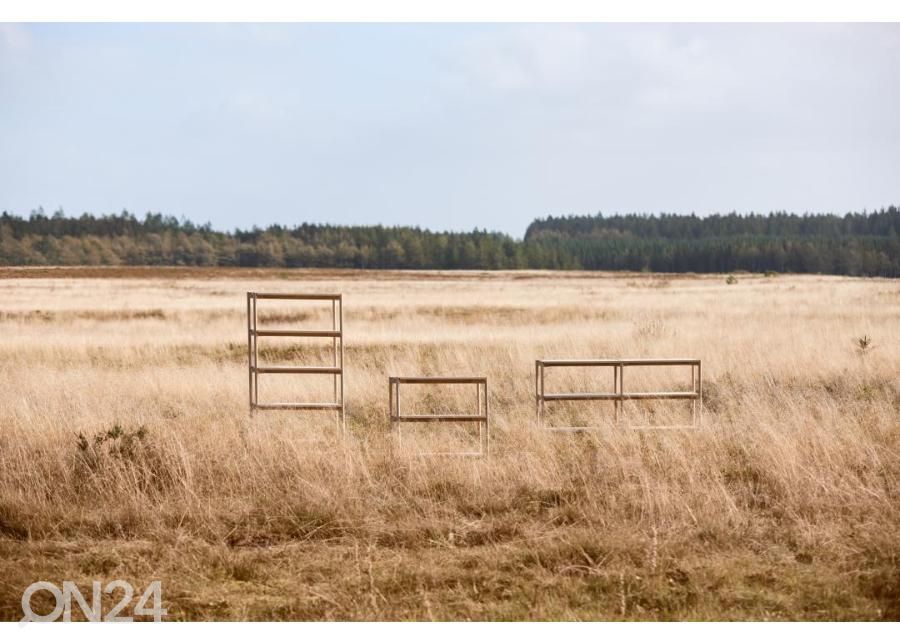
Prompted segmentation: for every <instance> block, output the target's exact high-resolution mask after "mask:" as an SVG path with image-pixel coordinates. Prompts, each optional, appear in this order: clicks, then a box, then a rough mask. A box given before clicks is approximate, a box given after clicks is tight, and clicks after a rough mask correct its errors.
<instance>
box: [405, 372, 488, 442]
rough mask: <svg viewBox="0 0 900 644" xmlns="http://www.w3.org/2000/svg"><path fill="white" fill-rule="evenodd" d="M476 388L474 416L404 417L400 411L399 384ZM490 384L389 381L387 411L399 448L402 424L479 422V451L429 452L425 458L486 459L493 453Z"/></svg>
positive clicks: (460, 379) (480, 380)
mask: <svg viewBox="0 0 900 644" xmlns="http://www.w3.org/2000/svg"><path fill="white" fill-rule="evenodd" d="M401 384H412V385H475V401H476V403H475V404H476V411H475V413H474V414H465V413H456V414H404V413H402V412H401V410H400V385H401ZM488 406H489V401H488V381H487V377H485V376H448V377H441V376H390V377H389V378H388V409H390V416H391V430H392V431H395V432H396V434H397V447H398V448H399V449H402V448H403V432H402V429H401V425H402V423H452V422H457V423H466V422H472V423H476V424H477V427H478V447H479V450H478V451H477V452H427V453H423V454H422V455H426V456H487V455H488V454H489V451H490V438H491V429H490V424H489V422H488V416H489V407H488Z"/></svg>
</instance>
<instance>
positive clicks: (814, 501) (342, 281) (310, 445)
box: [0, 269, 900, 620]
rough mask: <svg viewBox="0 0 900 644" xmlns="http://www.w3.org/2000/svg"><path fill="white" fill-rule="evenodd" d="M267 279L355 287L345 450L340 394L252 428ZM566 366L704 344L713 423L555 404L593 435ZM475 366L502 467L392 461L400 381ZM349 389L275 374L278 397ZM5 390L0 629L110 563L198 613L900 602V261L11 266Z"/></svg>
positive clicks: (446, 433)
mask: <svg viewBox="0 0 900 644" xmlns="http://www.w3.org/2000/svg"><path fill="white" fill-rule="evenodd" d="M248 290H257V291H285V292H303V291H312V292H342V293H343V294H344V302H345V312H344V322H345V331H346V350H345V362H346V371H347V375H346V399H347V436H346V438H344V439H343V440H342V439H340V438H339V437H338V435H337V433H336V430H335V423H334V416H333V414H330V413H329V412H263V413H260V414H258V415H257V416H256V417H255V418H254V419H253V420H252V421H251V420H250V418H249V417H248V412H247V370H246V361H247V353H246V352H247V349H246V338H247V332H246V299H245V292H246V291H248ZM323 311H324V309H313V308H309V309H307V308H303V307H299V308H298V307H293V308H292V307H291V306H289V305H284V304H278V303H273V304H271V305H267V308H265V309H263V308H262V306H261V307H260V315H261V320H262V321H263V322H265V323H267V324H270V325H271V326H277V327H289V326H291V325H294V326H299V325H305V326H316V325H317V323H318V322H319V320H318V319H317V316H319V315H320V314H322V313H323ZM325 314H326V315H329V316H330V309H329V310H328V311H327V312H326V313H325ZM864 337H868V338H869V339H870V342H869V343H868V345H867V346H866V347H865V348H863V346H862V345H865V344H866V343H865V341H861V338H864ZM261 346H262V341H261ZM325 348H327V343H326V344H323V343H322V342H321V341H320V342H319V343H318V344H317V343H315V342H304V343H303V345H302V346H299V345H297V344H292V343H289V342H285V341H273V342H271V343H269V344H267V345H266V346H265V347H264V350H263V351H262V352H261V359H265V360H267V361H269V362H273V363H277V362H288V361H291V360H298V361H305V362H308V361H312V360H315V359H318V358H317V357H316V356H319V357H321V356H323V355H324V353H322V351H321V350H322V349H325ZM552 357H609V358H615V357H686V358H694V357H696V358H701V359H702V360H703V385H704V397H705V401H704V402H705V404H704V410H703V424H702V426H701V427H700V428H699V429H660V428H656V429H636V428H633V427H629V423H632V424H638V421H641V423H643V422H644V421H646V420H650V421H652V422H667V421H668V420H669V419H671V420H673V421H674V420H677V418H678V417H679V415H680V414H683V412H684V407H685V405H684V404H683V403H671V402H669V403H666V404H657V405H652V406H649V407H642V408H638V407H636V406H633V407H632V408H631V409H627V410H626V422H625V423H623V425H622V426H620V427H614V426H612V425H611V424H610V423H609V420H610V417H611V409H610V404H609V403H592V404H587V405H584V404H580V405H575V404H571V405H569V406H566V407H562V408H560V409H559V410H558V411H557V412H555V417H556V418H555V420H556V421H559V422H582V423H588V422H590V423H593V424H596V425H598V429H597V430H595V431H592V432H585V433H581V434H561V433H551V432H546V431H538V429H537V427H536V423H535V418H534V400H533V390H534V360H535V359H536V358H552ZM629 373H631V372H629ZM453 374H458V375H486V376H487V377H488V379H489V384H490V396H491V397H490V404H491V423H492V427H491V430H492V443H491V449H492V454H491V456H490V458H487V459H473V458H458V457H429V456H422V455H417V453H416V450H417V449H419V448H421V449H428V448H429V446H432V445H437V444H440V443H442V442H447V441H449V442H454V441H456V442H459V443H461V444H462V443H464V442H465V441H466V440H467V439H469V438H471V437H470V436H467V435H466V434H465V429H464V428H462V427H442V426H440V425H428V426H423V427H419V428H413V429H412V430H411V435H413V433H414V434H415V441H413V442H412V443H411V444H410V447H409V448H407V447H406V444H404V449H403V450H398V449H397V446H396V444H395V441H394V440H393V439H392V436H391V435H390V423H389V418H388V408H387V378H388V376H390V375H453ZM683 376H684V374H683V373H678V372H676V371H673V372H672V373H669V372H668V371H667V370H662V371H656V370H651V369H647V370H646V373H644V372H635V375H634V376H630V377H631V378H632V379H633V384H634V386H635V387H638V386H641V387H647V388H654V387H656V386H660V385H662V386H666V385H669V386H672V387H675V386H678V382H679V380H678V379H679V378H681V381H683V380H684V377H683ZM554 377H557V380H555V381H553V386H554V387H558V388H559V389H563V388H566V387H568V388H574V389H578V388H581V387H586V386H588V383H587V382H586V381H588V380H590V379H596V384H597V386H598V387H599V386H609V384H608V382H607V381H608V380H609V379H610V378H611V376H610V374H609V372H598V373H596V374H592V373H590V372H589V370H581V371H579V370H574V371H573V372H572V373H568V374H563V373H562V372H560V373H559V374H557V376H554ZM329 378H330V376H325V377H294V376H275V377H270V378H269V379H265V376H261V377H260V398H261V399H275V398H276V396H284V397H287V396H292V397H294V398H296V399H300V398H304V397H307V396H308V397H309V398H314V397H320V398H322V397H327V396H328V395H329V394H330V391H331V387H332V383H331V380H330V379H329ZM565 379H568V382H566V381H565ZM688 380H689V375H688ZM603 383H606V385H604V384H603ZM0 385H2V386H0V618H3V619H7V620H16V619H19V618H20V617H21V615H22V613H21V607H20V599H21V596H22V592H23V590H24V589H25V588H26V587H27V586H28V585H29V584H30V583H32V582H34V581H37V580H49V581H52V582H54V583H56V584H61V582H62V581H63V580H73V581H75V582H77V583H78V585H79V586H80V587H81V588H83V589H85V592H87V590H89V589H90V587H91V581H93V580H101V581H103V580H112V579H124V580H128V581H129V582H130V583H132V584H133V585H134V587H135V588H143V587H145V586H146V585H147V584H148V583H149V582H150V581H152V580H157V579H158V580H161V582H162V588H163V601H164V605H165V607H166V608H167V609H168V613H169V618H170V619H181V620H207V619H223V620H239V619H251V620H332V619H341V620H347V619H349V620H394V619H401V620H405V619H417V620H429V619H435V620H520V619H537V620H546V619H564V620H573V619H586V620H596V619H604V620H606V619H626V620H656V619H664V620H707V619H726V620H748V619H753V620H756V619H764V620H765V619H774V620H784V619H838V620H883V619H893V620H897V619H900V537H898V535H900V282H898V281H896V280H894V281H891V280H878V279H849V278H837V277H820V276H802V277H801V276H776V277H768V278H767V277H763V276H749V275H738V276H737V283H733V284H727V283H726V280H725V276H703V277H699V276H671V275H650V274H585V273H452V274H450V273H398V272H383V273H377V272H351V271H347V272H342V271H318V272H317V271H284V270H280V271H279V270H272V271H264V270H255V271H240V270H219V271H216V270H193V269H171V270H168V269H159V270H154V269H90V270H78V269H65V270H63V269H59V270H54V269H38V270H28V269H3V270H2V271H0ZM410 396H411V397H410V399H409V401H408V403H407V402H406V401H405V402H404V404H409V405H410V409H412V408H413V407H414V406H418V407H416V408H419V409H422V410H435V409H444V410H446V409H450V408H451V407H452V405H456V406H458V407H462V406H464V405H466V404H470V402H471V397H472V392H471V391H466V390H459V388H458V387H457V389H454V388H453V387H447V388H446V390H439V391H436V392H430V393H429V392H428V391H426V390H425V388H422V390H421V391H418V392H417V393H416V392H413V393H411V394H410ZM404 438H405V436H404ZM37 598H38V596H36V597H35V607H36V608H37V607H38V601H37ZM76 615H77V611H76Z"/></svg>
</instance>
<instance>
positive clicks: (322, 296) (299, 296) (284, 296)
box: [247, 291, 342, 300]
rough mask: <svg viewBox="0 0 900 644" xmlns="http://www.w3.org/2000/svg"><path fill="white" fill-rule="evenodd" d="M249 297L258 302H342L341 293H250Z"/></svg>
mask: <svg viewBox="0 0 900 644" xmlns="http://www.w3.org/2000/svg"><path fill="white" fill-rule="evenodd" d="M247 295H248V296H249V297H252V298H255V299H257V300H340V299H341V297H342V296H341V294H340V293H254V292H252V291H250V292H248V293H247Z"/></svg>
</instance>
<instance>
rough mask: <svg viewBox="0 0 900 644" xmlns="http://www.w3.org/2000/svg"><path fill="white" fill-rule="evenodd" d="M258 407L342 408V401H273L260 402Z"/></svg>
mask: <svg viewBox="0 0 900 644" xmlns="http://www.w3.org/2000/svg"><path fill="white" fill-rule="evenodd" d="M256 408H257V409H340V408H341V405H340V403H328V402H325V403H292V402H272V403H258V404H257V405H256Z"/></svg>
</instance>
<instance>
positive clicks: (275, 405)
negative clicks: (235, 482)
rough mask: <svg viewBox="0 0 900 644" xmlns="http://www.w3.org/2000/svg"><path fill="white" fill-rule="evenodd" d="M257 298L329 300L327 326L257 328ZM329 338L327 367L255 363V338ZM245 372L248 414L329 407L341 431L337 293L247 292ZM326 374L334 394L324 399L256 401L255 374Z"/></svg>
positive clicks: (341, 318) (341, 311)
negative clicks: (329, 376) (313, 400)
mask: <svg viewBox="0 0 900 644" xmlns="http://www.w3.org/2000/svg"><path fill="white" fill-rule="evenodd" d="M258 300H295V301H326V302H327V301H330V302H331V328H330V329H316V330H312V329H260V328H259V323H258V322H259V321H258V316H257V310H256V309H257V302H258ZM275 337H277V338H331V366H303V365H264V366H260V365H259V346H258V340H259V338H275ZM247 360H248V367H247V373H248V378H249V388H250V414H251V416H252V415H253V412H254V411H257V410H333V411H336V412H337V414H338V415H337V421H338V427H339V429H340V430H341V431H342V432H343V430H344V304H343V298H342V296H341V294H339V293H338V294H322V293H303V294H299V293H298V294H295V293H253V292H248V293H247ZM261 373H262V374H279V373H292V374H330V375H332V376H333V379H334V388H333V391H334V395H333V399H332V400H331V401H326V402H270V403H260V402H259V374H261Z"/></svg>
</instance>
